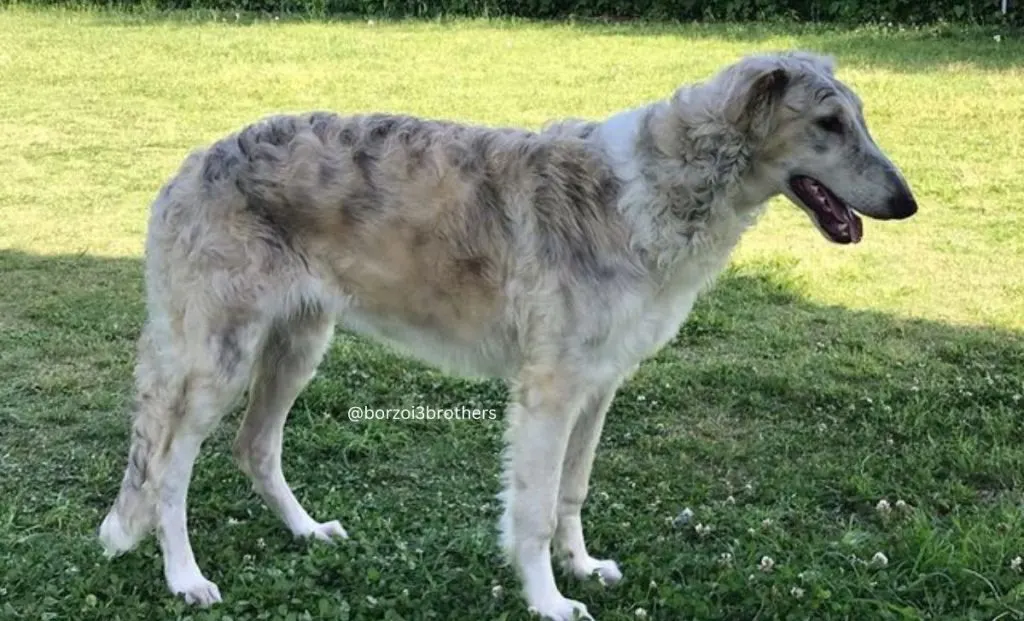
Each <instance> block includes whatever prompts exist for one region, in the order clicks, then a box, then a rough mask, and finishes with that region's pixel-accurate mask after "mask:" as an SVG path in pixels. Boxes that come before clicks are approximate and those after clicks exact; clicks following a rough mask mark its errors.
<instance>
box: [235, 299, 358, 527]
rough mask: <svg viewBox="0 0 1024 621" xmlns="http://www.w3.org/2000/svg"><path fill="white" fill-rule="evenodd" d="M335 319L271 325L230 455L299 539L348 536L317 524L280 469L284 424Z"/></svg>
mask: <svg viewBox="0 0 1024 621" xmlns="http://www.w3.org/2000/svg"><path fill="white" fill-rule="evenodd" d="M333 330H334V322H333V319H331V318H330V317H328V316H327V315H326V314H323V313H320V312H316V313H314V314H304V315H301V316H298V317H295V318H292V319H288V320H283V321H280V322H278V323H277V324H275V326H274V327H273V328H272V329H271V331H270V335H269V337H268V338H267V341H266V345H264V348H263V352H262V353H261V355H260V358H259V360H258V361H257V363H256V368H255V373H254V375H253V380H252V385H251V386H250V388H249V405H248V408H247V409H246V413H245V418H244V420H243V422H242V426H241V428H240V429H239V431H238V435H237V437H236V438H235V445H234V454H235V459H236V461H237V462H238V465H239V467H241V469H242V471H243V472H245V473H246V474H247V475H248V477H249V479H250V480H251V481H252V485H253V489H255V490H256V492H257V493H258V494H259V495H260V496H261V497H262V498H263V500H264V502H266V503H267V506H269V507H270V509H271V510H272V511H273V512H274V513H275V514H277V516H278V517H280V518H281V520H282V521H283V522H284V523H285V526H287V527H288V529H289V530H290V531H291V532H292V534H294V535H295V536H297V537H316V538H317V539H321V540H325V541H329V540H332V539H333V538H335V537H340V538H345V537H347V534H346V533H345V530H344V529H343V528H342V527H341V524H340V523H338V522H337V521H331V522H324V523H319V522H317V521H316V520H314V519H313V518H312V517H310V515H309V514H308V513H307V512H306V510H305V509H304V508H303V507H302V505H301V504H300V503H299V501H298V500H297V499H296V498H295V494H293V493H292V490H291V488H290V487H289V485H288V483H287V481H286V480H285V478H284V472H283V470H282V468H281V447H282V443H283V436H284V426H285V420H286V419H287V417H288V412H289V410H290V409H291V407H292V404H294V402H295V399H296V397H298V395H299V393H300V392H301V391H302V389H303V388H304V387H305V386H306V384H307V383H308V382H309V380H310V379H312V377H313V374H314V373H315V371H316V367H317V366H318V365H319V363H320V360H321V358H323V354H324V351H325V350H326V349H327V345H328V344H329V343H330V339H331V336H332V334H333Z"/></svg>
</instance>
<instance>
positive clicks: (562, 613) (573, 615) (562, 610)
mask: <svg viewBox="0 0 1024 621" xmlns="http://www.w3.org/2000/svg"><path fill="white" fill-rule="evenodd" d="M530 613H531V614H535V615H538V616H540V617H541V618H542V619H550V620H553V621H575V620H578V619H589V620H590V621H593V620H594V617H591V616H590V613H589V612H587V607H586V606H584V605H583V604H582V603H580V602H577V601H575V600H571V599H568V598H565V597H557V598H551V599H550V600H548V601H545V602H538V603H536V604H533V605H532V606H530Z"/></svg>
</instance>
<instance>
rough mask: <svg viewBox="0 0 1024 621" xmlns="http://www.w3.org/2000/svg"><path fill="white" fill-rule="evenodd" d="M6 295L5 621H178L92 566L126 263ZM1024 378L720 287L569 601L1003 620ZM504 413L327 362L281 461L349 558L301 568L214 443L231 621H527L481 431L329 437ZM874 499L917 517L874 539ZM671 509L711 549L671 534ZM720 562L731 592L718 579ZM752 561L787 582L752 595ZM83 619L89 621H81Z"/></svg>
mask: <svg viewBox="0 0 1024 621" xmlns="http://www.w3.org/2000/svg"><path fill="white" fill-rule="evenodd" d="M0 273H2V274H3V275H4V287H3V288H2V289H0V327H2V328H3V329H2V330H0V377H3V378H4V380H3V383H2V384H0V438H3V443H2V454H0V466H2V468H3V472H4V476H0V498H5V499H6V500H8V501H9V502H8V503H6V504H7V506H8V508H7V509H4V510H2V512H0V564H3V565H5V566H6V567H7V568H8V578H7V579H6V581H5V585H4V587H5V589H6V591H5V595H6V596H7V600H6V602H7V603H5V605H7V606H10V608H8V609H5V610H7V611H8V612H9V611H10V610H15V611H16V612H17V614H20V615H21V617H20V618H46V617H52V618H72V617H74V618H80V619H107V618H113V617H114V616H117V617H120V618H158V617H159V618H163V617H168V616H177V617H179V618H180V617H181V616H182V615H186V614H192V613H190V612H189V611H188V610H187V609H186V608H184V606H183V604H181V602H178V601H176V600H173V598H170V597H168V596H167V595H166V594H165V593H164V590H163V588H162V582H161V579H160V573H159V572H160V567H159V565H160V564H159V561H158V560H157V559H158V557H157V555H156V548H155V545H154V544H153V543H152V541H149V542H148V543H146V544H145V545H144V546H143V547H142V548H141V549H140V550H139V551H137V552H135V553H132V554H129V555H127V556H126V557H124V558H122V559H118V560H117V561H115V562H114V563H112V564H107V563H106V562H104V561H102V560H100V559H99V549H98V546H97V545H96V541H95V538H94V532H95V528H96V526H97V525H98V524H99V521H100V520H101V519H102V515H103V513H104V512H105V511H106V508H107V507H108V505H109V502H110V501H111V500H112V498H113V497H114V494H115V493H116V490H117V486H118V484H119V481H120V476H121V473H122V469H123V467H124V458H125V450H126V442H127V421H126V419H125V412H126V407H125V404H126V402H127V401H128V400H129V398H130V389H131V372H132V364H133V356H134V346H135V338H136V336H137V334H138V330H139V326H140V324H141V321H142V319H143V303H142V297H141V296H142V281H141V273H142V269H141V263H140V261H139V260H138V259H106V258H97V257H92V256H35V255H31V254H26V253H22V252H16V251H9V250H4V251H0ZM1022 377H1024V335H1022V334H1020V333H1015V332H1007V331H1001V330H995V329H990V328H984V327H961V326H950V325H943V324H941V323H936V322H930V321H916V320H908V319H902V318H896V317H891V316H888V315H885V314H883V313H877V312H854V311H851V310H848V309H844V308H840V307H830V306H822V305H819V304H815V303H813V302H811V301H809V300H808V299H806V298H805V297H804V296H803V295H802V294H801V292H800V289H799V286H797V285H796V284H795V283H794V282H793V281H792V279H790V278H789V276H788V274H787V271H786V269H785V268H784V267H783V266H779V265H772V264H763V265H753V266H747V267H744V268H741V269H734V270H730V271H729V272H728V273H726V274H725V275H724V276H723V278H722V279H721V280H720V281H719V284H718V285H717V287H716V288H715V289H714V291H713V292H712V293H710V294H709V295H706V296H705V297H704V298H703V299H702V300H701V302H700V303H699V304H698V305H697V307H696V309H695V311H694V314H693V316H692V319H691V320H690V321H689V322H688V323H687V324H686V326H685V327H684V328H683V330H682V331H681V333H680V335H679V336H678V338H677V339H676V340H675V342H673V343H672V344H671V345H670V346H669V347H668V348H666V349H665V350H664V351H662V352H661V353H660V354H659V355H658V356H657V357H656V358H655V359H653V360H651V361H649V362H648V363H647V364H645V365H644V366H643V367H642V368H641V371H640V372H639V373H638V374H637V375H636V376H635V377H634V378H633V380H631V381H630V382H629V383H628V384H627V385H626V386H625V387H624V388H623V390H622V391H621V392H620V394H619V396H618V398H617V399H616V401H615V403H614V404H613V406H612V410H611V413H610V416H609V421H608V425H607V427H606V431H605V433H604V436H603V440H602V447H601V449H600V451H599V455H598V461H597V465H596V467H595V472H594V477H593V485H594V488H593V489H594V493H592V494H591V499H590V501H588V505H587V509H586V513H585V516H586V522H587V528H588V533H589V536H590V541H591V543H592V544H593V545H594V546H595V549H598V550H607V549H608V548H613V549H614V550H615V551H616V553H617V554H618V555H619V558H620V559H623V560H625V561H626V563H627V564H626V567H627V573H628V574H629V575H630V577H631V580H630V581H627V583H625V586H624V587H621V588H620V589H618V590H608V591H605V590H601V589H599V588H590V587H587V586H580V585H576V584H574V583H569V582H563V583H562V585H563V588H566V589H568V590H569V592H570V593H573V594H575V595H577V596H578V597H580V598H583V599H586V600H588V602H589V603H591V604H593V606H592V610H594V611H596V612H597V613H598V614H599V615H601V614H602V612H603V613H610V614H612V615H613V616H612V617H610V618H620V619H626V618H634V615H633V608H634V607H635V606H637V605H645V606H646V605H655V606H657V610H658V611H659V615H660V616H655V618H665V619H676V618H690V619H723V618H730V619H738V618H753V617H754V616H757V615H762V616H763V615H764V614H769V615H774V617H775V618H783V617H786V616H787V614H788V613H792V614H793V616H792V618H795V617H800V618H805V617H808V616H811V617H813V618H819V619H832V618H835V619H840V618H843V619H847V618H880V617H878V616H877V615H876V614H875V613H876V612H877V608H876V606H878V605H880V603H881V605H883V606H888V605H890V604H891V605H895V603H898V604H899V605H901V606H905V607H907V609H913V610H916V611H920V612H921V613H922V614H923V615H924V617H929V616H930V617H931V618H993V617H994V616H996V615H998V614H999V613H1001V612H1003V611H1005V610H1006V608H1005V606H1008V605H1012V602H1011V601H1010V600H1009V599H1005V600H1004V599H1003V598H1000V597H992V596H990V589H991V590H999V592H1001V593H1011V592H1012V589H1013V588H1014V585H1016V584H1017V583H1018V582H1019V577H1018V576H1017V574H1015V573H1013V571H1011V569H1010V568H1009V565H1008V558H1012V555H1013V554H1019V550H1020V549H1024V548H1021V547H1020V546H1024V528H1020V526H1022V525H1024V524H1022V518H1021V514H1020V511H1019V502H1020V499H1019V493H1020V489H1021V487H1022V481H1021V477H1022V476H1024V449H1022V447H1024V430H1022V426H1021V425H1020V408H1021V407H1022V404H1024V402H1022V401H1021V393H1022V392H1024V386H1022V385H1021V378H1022ZM504 397H505V392H504V388H503V387H502V386H501V385H500V384H499V383H498V382H496V381H485V382H471V381H465V380H460V379H455V378H449V377H445V376H443V375H441V374H439V373H437V372H434V371H431V370H429V369H428V368H427V367H425V366H423V365H421V364H418V363H415V362H410V361H407V360H404V359H402V358H400V357H398V356H397V355H394V354H392V353H390V352H388V351H386V350H384V349H382V348H380V347H377V346H374V345H371V344H368V343H367V342H365V341H363V340H361V339H358V338H353V337H351V336H347V335H339V338H338V339H337V340H336V342H335V344H334V346H333V347H332V349H331V351H330V352H329V354H328V356H327V358H326V360H325V361H324V363H323V365H322V366H321V370H320V374H319V376H318V378H317V379H316V380H314V381H313V382H312V383H311V384H310V386H309V387H308V388H307V389H306V391H304V392H303V394H302V395H301V396H300V398H299V400H298V401H297V402H296V404H295V406H294V408H293V410H292V414H291V417H290V420H289V424H288V427H287V438H286V448H285V454H284V461H285V472H286V474H287V476H289V477H290V480H291V482H292V483H293V485H294V486H295V488H296V490H297V493H298V494H299V495H300V498H301V499H302V501H303V502H304V503H306V504H307V506H308V507H309V508H310V510H311V512H313V513H315V514H316V515H318V516H323V517H324V518H328V519H329V518H339V519H341V521H342V522H343V523H344V524H345V525H346V526H347V527H348V528H349V530H350V531H351V532H353V533H354V535H355V539H354V540H353V541H352V542H350V544H349V545H346V546H339V547H334V548H330V549H328V548H326V547H325V548H320V547H315V546H314V547H311V548H310V550H309V551H308V552H307V551H304V550H300V549H298V548H297V544H294V543H290V540H289V539H288V538H287V537H286V536H285V535H284V533H283V531H282V529H281V527H280V525H279V524H278V522H277V520H276V518H274V517H273V516H272V515H270V513H269V512H268V511H267V510H265V509H264V508H263V507H262V505H261V503H260V501H259V500H258V498H256V497H255V496H253V495H252V494H251V493H250V492H248V491H247V489H248V485H247V484H246V483H245V481H244V478H243V477H242V475H241V474H240V473H239V472H238V470H237V468H236V467H235V466H234V465H233V464H232V462H231V457H230V443H231V435H232V433H233V428H234V425H222V426H221V428H220V430H219V431H218V432H217V433H216V434H215V435H214V437H212V438H211V439H210V441H209V442H208V443H207V446H206V448H205V450H204V452H203V456H202V457H201V458H200V463H199V464H198V465H197V468H196V474H195V478H194V483H193V487H192V491H191V493H190V518H189V519H190V524H191V527H192V529H193V541H194V545H195V547H196V550H197V554H198V555H199V558H200V560H199V562H200V564H201V565H203V566H204V568H205V569H206V571H207V572H208V575H209V576H210V577H211V578H212V579H213V580H215V581H216V582H218V583H219V584H220V585H221V589H222V592H223V593H224V595H225V597H226V598H227V599H226V602H227V603H226V604H224V606H226V608H223V610H224V611H225V612H226V613H230V614H232V615H233V616H235V617H237V618H249V617H253V616H255V615H256V614H257V613H258V612H260V611H265V610H274V611H276V612H277V613H279V614H280V615H281V616H282V618H283V617H284V616H285V615H286V614H291V613H294V614H293V616H296V618H298V616H297V615H303V614H308V613H306V612H304V611H306V610H308V609H309V606H314V610H319V614H318V615H314V618H318V619H320V618H323V619H327V618H337V615H338V611H339V610H340V609H341V608H348V609H350V610H351V613H352V617H351V618H380V616H381V614H382V613H381V612H380V608H379V605H378V604H377V603H376V602H378V601H379V602H386V604H380V605H386V606H388V607H389V608H391V609H392V610H394V611H395V612H397V613H398V615H400V616H397V617H394V618H415V619H419V618H423V619H427V618H438V619H440V618H444V619H470V618H474V619H475V618H499V617H501V616H503V615H506V614H511V615H512V616H510V617H508V618H509V619H526V618H527V615H526V613H525V608H524V607H522V606H520V604H519V602H518V601H517V600H514V599H512V598H511V597H506V598H499V597H491V596H490V593H491V591H490V589H491V588H492V585H493V584H495V583H498V584H506V586H507V587H511V585H512V580H513V576H512V575H511V573H510V571H508V570H507V568H503V567H501V565H500V563H499V561H498V559H497V557H496V550H495V546H494V539H493V524H494V522H495V520H496V518H497V514H498V509H497V507H496V506H495V504H494V500H493V499H494V494H495V493H496V492H497V471H498V458H497V454H498V451H499V450H500V448H501V434H502V424H501V422H500V421H494V422H492V423H467V422H453V423H445V424H441V423H438V422H433V423H431V422H420V421H407V422H403V423H401V424H394V423H384V422H381V423H379V424H378V423H370V422H363V423H360V424H355V423H351V422H348V421H347V420H346V411H347V409H348V408H349V407H351V406H353V405H360V406H364V407H373V408H401V407H415V406H416V405H423V404H426V405H430V406H434V407H459V406H463V405H464V406H470V407H480V408H495V409H497V410H499V412H500V410H501V408H502V406H503V400H504ZM727 495H728V496H729V497H730V498H731V497H732V495H735V497H736V501H735V504H731V503H727V502H725V497H726V496H727ZM882 497H888V498H890V499H893V500H894V499H896V498H900V499H905V500H906V501H907V502H908V503H909V504H910V505H911V506H912V507H916V509H915V511H919V513H916V514H915V516H916V517H914V518H913V519H912V520H909V521H901V522H898V523H897V522H895V521H894V522H893V523H891V524H888V525H884V524H883V525H879V523H878V518H877V516H876V515H874V513H875V512H874V509H873V508H874V505H875V503H876V502H877V500H878V499H879V498H882ZM682 507H694V508H695V509H696V510H697V512H698V516H699V518H700V519H701V520H705V521H710V522H711V523H713V524H714V526H715V530H714V531H713V532H712V533H711V534H710V535H709V536H707V537H696V536H695V535H693V533H692V530H686V529H675V528H674V527H672V526H671V525H667V524H670V523H671V518H672V516H674V515H676V514H677V513H678V512H679V511H680V510H681V509H682ZM769 522H772V523H773V524H774V525H773V526H771V527H770V530H769V529H768V527H766V526H765V524H767V523H769ZM626 523H628V528H626V527H624V526H623V524H626ZM705 523H707V522H705ZM231 524H234V525H231ZM750 533H754V534H753V535H751V534H750ZM758 533H760V534H758ZM264 540H265V541H266V543H265V544H264ZM844 546H845V547H844ZM858 546H859V547H858ZM879 549H885V550H886V551H887V552H888V554H889V555H890V557H891V558H892V562H893V566H892V567H891V568H890V569H889V570H888V571H886V572H876V573H872V574H866V573H862V572H859V571H852V572H851V571H850V567H851V564H850V563H851V561H850V560H849V559H850V558H851V557H852V555H855V554H856V555H860V556H861V557H864V558H870V557H871V554H872V553H874V552H875V551H876V550H879ZM413 551H415V553H414V552H413ZM725 551H728V552H729V554H730V555H732V556H733V557H734V558H735V567H732V566H728V565H722V564H721V563H720V557H721V554H722V553H723V552H725ZM764 554H770V555H772V556H774V557H775V558H778V559H780V561H781V562H782V563H783V564H784V565H783V569H782V570H781V572H779V573H778V574H777V577H776V575H774V574H773V575H767V574H765V575H759V576H758V578H757V583H756V584H754V583H752V582H751V581H750V580H751V578H750V577H749V575H751V572H752V571H753V574H759V572H756V571H754V570H752V569H751V568H754V567H756V566H757V564H758V559H760V558H761V556H762V555H764ZM1007 554H1010V556H1009V557H1008V558H1004V556H1006V555H1007ZM101 563H102V564H101ZM296 563H298V564H296ZM791 568H800V569H806V570H808V571H809V572H813V573H814V574H815V575H818V576H821V580H822V581H823V582H822V584H824V585H826V586H827V587H828V589H827V592H825V591H822V593H825V594H824V595H821V597H822V598H825V599H821V600H820V601H819V600H818V599H815V598H817V597H818V590H817V589H818V588H819V587H818V586H815V585H814V584H811V583H808V584H806V588H807V592H808V595H807V601H804V600H796V599H794V598H793V597H791V596H789V595H788V594H789V592H790V587H791V582H792V580H795V578H794V577H793V574H795V572H796V571H799V570H800V569H791ZM424 571H429V572H430V574H431V576H432V577H431V578H430V579H426V580H425V579H424V578H423V572H424ZM286 574H287V576H288V577H287V578H284V577H283V576H285V575H286ZM808 575H810V574H808ZM978 575H984V576H985V580H984V581H980V580H977V579H976V577H975V576H978ZM367 576H376V577H375V578H372V579H370V578H368V577H367ZM787 576H788V577H787ZM934 576H940V577H941V580H939V579H938V578H935V579H933V577H934ZM442 577H443V579H442ZM787 580H789V581H790V582H786V581H787ZM774 581H778V583H777V584H778V585H779V587H778V588H777V587H776V582H774ZM655 582H656V583H657V584H659V585H665V586H664V587H661V588H660V590H659V591H658V593H657V594H654V593H653V592H652V591H651V590H650V589H648V587H647V585H648V584H653V583H655ZM801 584H804V583H801ZM652 588H653V587H652ZM666 588H667V589H668V590H665V589H666ZM822 588H823V587H822ZM937 590H938V591H941V592H943V593H944V596H942V597H938V596H936V592H937ZM512 591H513V589H511V588H509V592H510V593H511V592H512ZM776 591H777V592H778V593H779V594H780V595H778V596H777V597H776V596H775V595H773V594H774V593H776ZM410 592H412V595H410ZM83 594H89V597H93V598H94V599H93V601H94V602H98V603H99V605H98V606H97V605H95V604H93V605H92V607H90V606H89V605H86V606H84V607H83V604H82V603H81V602H82V601H83V600H82V598H83V597H85V595H83ZM1006 597H1007V598H1009V597H1010V596H1009V595H1007V596H1006ZM826 599H827V601H828V608H827V609H826V608H820V609H811V608H799V607H800V606H816V605H818V604H820V603H821V602H824V601H825V600H826ZM87 601H88V600H87ZM310 602H313V604H310ZM648 602H650V604H648ZM815 602H817V604H816V603H815ZM886 602H889V603H886ZM1007 602H1009V603H1007ZM452 611H458V614H455V613H453V612H452ZM204 614H205V613H204ZM615 614H618V616H614V615H615ZM210 615H214V616H210ZM401 615H405V616H401ZM15 618H19V617H17V616H15ZM196 618H197V619H206V618H210V619H212V618H217V617H216V616H215V614H214V613H209V615H205V616H204V615H203V614H200V615H199V616H197V617H196ZM304 618H306V617H304ZM915 618H917V617H915Z"/></svg>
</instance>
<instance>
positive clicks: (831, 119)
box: [817, 115, 843, 134]
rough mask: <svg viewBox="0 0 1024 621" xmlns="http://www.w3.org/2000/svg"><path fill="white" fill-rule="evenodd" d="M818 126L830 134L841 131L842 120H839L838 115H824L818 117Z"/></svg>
mask: <svg viewBox="0 0 1024 621" xmlns="http://www.w3.org/2000/svg"><path fill="white" fill-rule="evenodd" d="M817 123H818V127H820V128H822V129H823V130H825V131H827V132H829V133H832V134H841V133H843V122H842V121H840V120H839V117H838V116H835V115H832V116H826V117H822V118H820V119H818V121H817Z"/></svg>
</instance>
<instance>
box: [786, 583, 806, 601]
mask: <svg viewBox="0 0 1024 621" xmlns="http://www.w3.org/2000/svg"><path fill="white" fill-rule="evenodd" d="M789 594H790V595H792V596H793V597H795V598H797V599H801V598H802V597H803V596H804V590H803V589H801V588H800V587H796V586H795V587H793V588H792V589H790V590H789Z"/></svg>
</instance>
